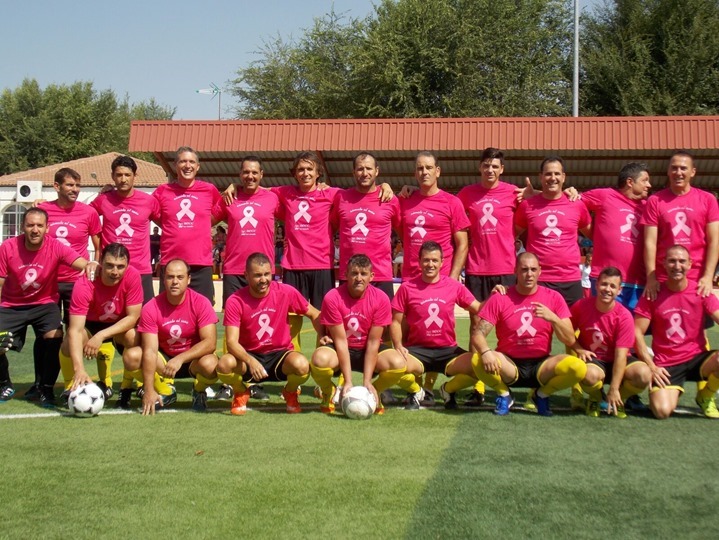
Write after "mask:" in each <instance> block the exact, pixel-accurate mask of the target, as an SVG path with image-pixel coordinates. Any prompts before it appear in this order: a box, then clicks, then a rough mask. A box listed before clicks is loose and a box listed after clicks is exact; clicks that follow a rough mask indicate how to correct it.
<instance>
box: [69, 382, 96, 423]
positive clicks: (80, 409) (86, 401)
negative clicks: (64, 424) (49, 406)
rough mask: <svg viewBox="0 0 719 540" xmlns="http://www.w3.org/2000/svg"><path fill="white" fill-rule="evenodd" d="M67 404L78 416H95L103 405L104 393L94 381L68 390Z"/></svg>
mask: <svg viewBox="0 0 719 540" xmlns="http://www.w3.org/2000/svg"><path fill="white" fill-rule="evenodd" d="M67 406H68V408H69V409H70V412H71V413H72V414H74V415H75V416H79V417H80V418H90V417H91V416H97V415H98V414H99V413H100V411H101V410H102V408H103V407H104V406H105V394H104V393H103V392H102V390H101V389H100V387H99V386H97V385H96V384H95V383H90V384H86V385H84V386H80V387H79V388H76V389H75V390H73V391H72V392H70V397H69V398H68V399H67Z"/></svg>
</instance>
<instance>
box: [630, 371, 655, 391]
mask: <svg viewBox="0 0 719 540" xmlns="http://www.w3.org/2000/svg"><path fill="white" fill-rule="evenodd" d="M635 379H636V380H635V384H634V386H639V387H642V388H646V387H647V386H649V383H650V382H652V371H651V370H650V369H649V366H646V365H644V366H642V367H641V368H640V369H639V371H638V373H637V374H636V376H635Z"/></svg>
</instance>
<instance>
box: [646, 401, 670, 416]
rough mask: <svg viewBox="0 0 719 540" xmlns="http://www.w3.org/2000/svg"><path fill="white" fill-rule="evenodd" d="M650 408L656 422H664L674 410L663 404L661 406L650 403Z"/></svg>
mask: <svg viewBox="0 0 719 540" xmlns="http://www.w3.org/2000/svg"><path fill="white" fill-rule="evenodd" d="M650 407H651V409H652V414H653V415H654V418H656V419H657V420H666V419H667V418H669V417H670V416H671V415H672V413H673V412H674V410H673V409H672V408H671V407H670V406H668V405H667V404H665V403H663V404H654V403H652V404H651V405H650Z"/></svg>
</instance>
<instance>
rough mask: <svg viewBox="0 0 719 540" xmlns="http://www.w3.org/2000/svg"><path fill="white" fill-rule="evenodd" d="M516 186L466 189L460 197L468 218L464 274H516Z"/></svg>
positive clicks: (479, 185)
mask: <svg viewBox="0 0 719 540" xmlns="http://www.w3.org/2000/svg"><path fill="white" fill-rule="evenodd" d="M514 189H515V188H514V186H513V185H511V184H507V183H505V182H499V183H498V184H497V185H496V186H495V187H494V188H493V189H487V188H485V187H482V184H474V185H471V186H467V187H466V188H464V189H462V191H460V192H459V193H458V194H457V197H458V198H459V200H460V201H462V204H463V205H464V208H465V210H466V211H467V215H468V216H469V222H470V224H471V225H470V228H469V253H468V254H467V264H466V266H465V271H466V272H467V274H469V275H474V276H501V275H507V274H512V273H513V272H514V260H515V252H514V212H515V210H516V209H517V206H518V203H517V195H516V194H515V193H514Z"/></svg>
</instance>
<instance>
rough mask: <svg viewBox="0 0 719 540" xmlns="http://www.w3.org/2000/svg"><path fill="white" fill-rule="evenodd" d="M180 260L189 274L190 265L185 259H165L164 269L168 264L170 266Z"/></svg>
mask: <svg viewBox="0 0 719 540" xmlns="http://www.w3.org/2000/svg"><path fill="white" fill-rule="evenodd" d="M175 262H180V263H182V264H184V265H185V271H186V272H187V275H188V276H189V275H190V270H191V269H190V265H189V264H187V261H186V260H185V259H171V260H169V261H167V264H166V265H165V269H167V267H168V266H170V265H171V264H172V263H175Z"/></svg>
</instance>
